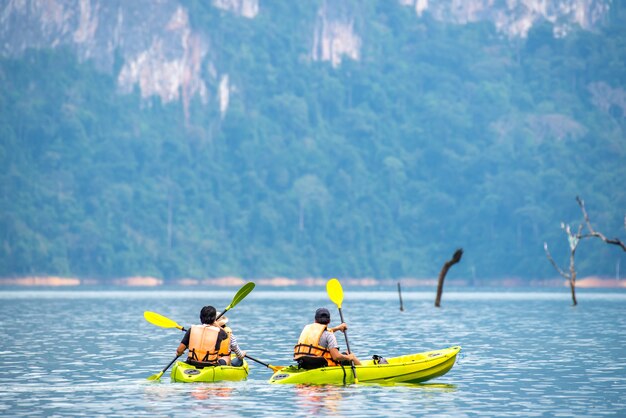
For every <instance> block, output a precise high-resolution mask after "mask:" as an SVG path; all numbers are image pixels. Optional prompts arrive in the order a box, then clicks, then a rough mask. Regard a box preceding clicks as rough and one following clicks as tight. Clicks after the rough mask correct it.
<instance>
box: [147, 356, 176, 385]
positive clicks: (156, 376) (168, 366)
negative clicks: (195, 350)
mask: <svg viewBox="0 0 626 418" xmlns="http://www.w3.org/2000/svg"><path fill="white" fill-rule="evenodd" d="M180 356H182V354H181V355H180ZM180 356H176V357H174V360H172V361H170V364H168V365H167V366H165V368H164V369H163V370H161V371H160V372H158V373H157V374H153V375H152V376H149V377H148V380H159V379H160V378H161V376H163V373H165V371H166V370H167V369H169V368H170V366H171V365H172V364H174V362H175V361H176V360H178V357H180Z"/></svg>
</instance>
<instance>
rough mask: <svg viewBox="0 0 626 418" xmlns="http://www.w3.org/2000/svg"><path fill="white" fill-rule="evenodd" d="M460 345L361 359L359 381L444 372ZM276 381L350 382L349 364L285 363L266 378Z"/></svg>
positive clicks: (420, 378)
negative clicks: (380, 360)
mask: <svg viewBox="0 0 626 418" xmlns="http://www.w3.org/2000/svg"><path fill="white" fill-rule="evenodd" d="M459 351H461V347H459V346H455V347H449V348H444V349H442V350H435V351H427V352H424V353H416V354H409V355H406V356H400V357H393V358H388V359H386V360H387V361H388V364H374V360H366V361H362V362H361V365H360V366H356V367H355V369H356V376H357V379H358V382H359V383H421V382H425V381H427V380H431V379H434V378H436V377H439V376H443V375H444V374H446V373H447V372H448V371H449V370H450V369H451V368H452V366H454V363H455V361H456V356H457V354H458V353H459ZM270 383H276V384H289V383H291V384H294V383H295V384H311V385H324V384H346V383H354V376H353V374H352V369H351V368H350V366H343V367H342V366H333V367H322V368H319V369H313V370H305V369H299V368H298V366H289V367H287V368H284V369H282V370H279V371H277V372H276V373H274V375H273V376H272V377H271V378H270Z"/></svg>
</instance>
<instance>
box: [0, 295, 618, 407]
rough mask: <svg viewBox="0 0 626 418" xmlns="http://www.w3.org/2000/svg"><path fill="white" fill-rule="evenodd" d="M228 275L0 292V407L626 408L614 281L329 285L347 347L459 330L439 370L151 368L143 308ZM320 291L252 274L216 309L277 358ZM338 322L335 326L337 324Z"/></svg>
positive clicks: (180, 313)
mask: <svg viewBox="0 0 626 418" xmlns="http://www.w3.org/2000/svg"><path fill="white" fill-rule="evenodd" d="M236 290H237V289H232V290H219V291H215V292H210V291H205V290H201V289H200V290H171V291H163V290H159V291H138V290H137V291H133V290H106V289H101V290H93V291H90V290H71V291H56V290H50V291H45V290H38V291H30V290H29V291H13V290H4V291H0V318H1V319H0V341H1V342H0V415H2V416H29V415H32V416H89V417H93V416H147V415H149V416H206V415H212V416H214V415H216V414H222V415H224V414H225V416H310V415H318V414H319V415H320V416H325V415H331V416H345V417H356V416H394V417H395V416H421V415H424V416H451V417H463V416H524V417H531V416H550V417H552V416H577V417H579V416H585V417H594V416H607V415H608V416H611V415H613V416H626V315H625V313H626V292H624V291H602V292H598V291H596V292H590V291H583V290H580V291H579V292H578V300H579V306H578V307H572V306H571V301H570V299H569V293H568V291H567V290H566V289H563V290H559V291H558V292H557V291H550V292H519V291H518V292H506V291H491V292H471V291H467V292H465V291H464V292H452V291H448V292H446V293H444V297H443V303H442V305H443V306H442V308H440V309H437V308H434V307H433V299H434V292H431V291H429V292H404V293H403V299H404V305H405V311H404V312H400V311H399V309H398V298H397V293H396V292H395V291H394V290H384V289H383V290H380V291H364V290H360V289H349V288H344V295H345V299H344V303H343V313H344V317H345V319H346V322H348V324H349V325H350V330H349V333H348V335H349V337H350V346H351V348H352V349H353V351H354V352H355V353H356V354H357V356H359V357H361V358H369V357H371V355H372V354H380V355H383V356H387V357H392V356H396V355H401V354H409V353H414V352H420V351H428V350H435V349H438V348H443V347H448V346H451V345H457V344H458V345H461V346H462V347H463V351H462V352H461V355H460V357H459V359H458V361H457V363H456V364H455V366H454V367H453V368H452V370H451V371H450V372H448V374H446V375H445V376H442V377H439V378H437V379H435V380H433V381H431V382H429V383H428V384H423V385H406V386H385V387H382V386H377V385H371V386H363V385H350V386H345V387H343V386H338V387H337V386H323V387H306V386H300V387H298V386H288V385H284V386H283V385H270V384H268V383H267V380H268V379H269V377H270V375H271V371H270V370H269V369H267V368H265V367H263V366H261V365H258V364H256V363H252V362H251V363H250V375H249V377H248V380H247V381H244V382H229V383H215V384H181V383H171V382H170V381H169V374H166V375H165V376H164V377H163V378H162V381H161V382H160V383H154V382H148V381H146V379H145V378H146V377H148V376H149V375H151V374H154V373H157V372H158V371H160V370H161V369H162V368H163V367H164V366H165V365H166V364H167V363H168V362H169V361H170V360H171V359H172V358H174V350H175V348H176V347H177V345H178V343H179V341H180V338H181V337H182V333H181V332H180V331H178V330H175V329H162V328H156V327H155V326H153V325H151V324H149V323H147V322H146V321H145V320H144V319H143V312H144V311H146V310H150V311H155V312H158V313H161V314H163V315H165V316H167V317H169V318H172V319H174V320H175V321H177V322H179V323H181V324H183V325H190V324H193V323H195V322H197V317H198V312H199V310H200V308H201V307H202V306H203V305H205V304H212V305H215V306H216V307H217V308H218V309H221V308H223V307H225V306H227V305H228V304H229V303H230V301H231V299H232V296H233V295H234V293H235V292H236ZM320 306H326V307H328V308H329V309H330V310H331V313H333V321H332V324H333V325H334V324H337V323H338V317H339V316H338V313H337V309H336V307H335V306H334V305H333V304H332V303H331V302H330V301H329V300H328V297H327V295H326V293H325V292H324V290H323V289H320V290H313V291H312V290H306V291H284V290H273V289H268V288H265V289H263V288H262V287H261V286H257V288H256V289H255V290H254V292H252V293H251V294H250V295H249V296H248V297H247V298H246V299H245V300H243V301H242V302H241V303H240V304H239V305H237V306H236V307H235V308H234V309H233V310H232V311H230V312H229V313H228V315H227V316H228V317H229V318H230V322H229V324H230V325H231V326H232V328H233V330H234V332H235V334H236V335H237V337H238V339H239V342H240V345H241V347H242V348H243V349H244V350H247V352H248V354H250V355H251V356H253V357H255V358H258V359H260V360H265V361H267V362H269V363H271V364H274V365H286V364H288V363H290V360H291V353H292V349H293V345H294V344H295V342H296V340H297V338H298V335H299V333H300V330H301V328H302V326H304V325H305V324H306V323H309V322H311V320H312V316H313V313H314V311H315V309H316V308H318V307H320ZM338 335H339V337H340V338H339V340H340V341H342V340H341V337H342V335H341V334H338Z"/></svg>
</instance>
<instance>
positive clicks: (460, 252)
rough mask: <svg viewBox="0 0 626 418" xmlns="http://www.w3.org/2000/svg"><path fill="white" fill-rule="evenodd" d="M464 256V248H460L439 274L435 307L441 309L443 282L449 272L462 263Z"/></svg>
mask: <svg viewBox="0 0 626 418" xmlns="http://www.w3.org/2000/svg"><path fill="white" fill-rule="evenodd" d="M462 256H463V248H459V249H458V250H456V251H455V252H454V255H453V256H452V258H451V259H450V260H448V261H446V263H445V264H444V265H443V267H442V269H441V272H440V273H439V281H438V283H437V298H436V299H435V307H437V308H439V306H440V305H441V293H442V292H443V281H444V279H445V278H446V274H448V270H449V269H450V267H452V266H453V265H455V264H456V263H458V262H459V261H461V257H462Z"/></svg>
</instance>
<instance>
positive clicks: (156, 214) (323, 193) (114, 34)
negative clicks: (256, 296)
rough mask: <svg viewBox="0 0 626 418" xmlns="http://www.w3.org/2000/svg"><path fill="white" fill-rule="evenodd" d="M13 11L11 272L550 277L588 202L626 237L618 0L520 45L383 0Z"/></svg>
mask: <svg viewBox="0 0 626 418" xmlns="http://www.w3.org/2000/svg"><path fill="white" fill-rule="evenodd" d="M0 4H2V8H1V12H0V19H2V23H3V25H2V26H1V28H0V34H1V35H0V38H1V39H2V43H1V45H2V48H4V49H2V50H3V51H4V52H3V56H2V57H0V80H1V82H0V139H1V140H2V141H1V142H0V165H1V166H2V167H3V170H2V171H0V184H1V185H2V193H0V204H1V205H2V207H3V211H0V244H1V245H0V272H3V275H5V276H6V275H9V276H15V275H25V276H39V275H55V276H66V277H67V276H73V277H81V278H84V277H87V278H92V277H102V278H112V277H120V276H126V277H129V276H131V277H132V276H145V275H149V276H154V277H160V278H163V279H165V280H173V279H178V278H192V279H193V278H203V277H216V276H231V275H238V276H241V275H245V276H248V277H276V276H278V277H324V276H334V275H343V276H344V277H376V278H378V279H382V278H387V277H392V278H394V277H433V276H436V274H437V273H438V269H439V268H440V266H441V262H442V261H443V260H444V259H446V258H447V257H449V256H450V254H451V253H452V251H453V250H454V249H455V248H457V247H463V248H464V249H465V255H464V259H463V262H462V263H460V264H459V265H458V266H456V267H455V269H454V271H452V272H451V279H452V278H454V276H455V275H456V276H457V278H463V279H465V280H467V281H468V283H474V282H478V281H479V280H481V279H491V278H493V279H498V278H502V277H512V276H513V277H521V278H523V279H524V280H530V279H533V278H551V277H554V276H555V275H556V272H555V271H554V270H553V269H552V267H551V266H550V264H549V263H548V262H547V260H546V258H545V254H544V253H543V246H542V245H543V242H548V244H549V245H550V248H551V249H552V253H553V255H555V257H562V258H561V259H559V261H562V260H564V259H565V258H566V255H567V241H566V239H565V237H564V234H563V233H562V231H561V230H560V229H559V225H560V223H561V222H562V221H565V222H577V221H578V220H580V215H581V214H580V211H579V210H578V208H577V206H576V203H575V201H574V197H575V196H576V195H581V196H582V197H583V198H584V199H586V201H587V202H588V209H589V211H590V215H591V217H592V221H593V222H594V225H595V226H596V227H597V229H598V230H602V231H603V232H604V233H605V234H607V235H613V234H616V235H620V234H621V231H623V225H622V223H623V208H624V207H626V194H625V193H626V190H625V189H624V188H623V187H622V185H621V184H622V183H623V178H624V177H625V176H626V173H625V171H624V170H625V169H626V167H625V164H624V161H625V160H626V144H625V143H624V140H623V138H624V137H626V136H625V134H624V132H626V116H625V115H626V113H625V112H624V107H625V103H624V100H625V91H626V90H625V89H626V78H625V77H626V76H625V74H626V70H625V69H624V66H625V64H624V63H626V51H625V48H624V47H623V45H624V44H625V43H624V39H626V29H625V28H626V25H624V21H625V20H626V13H625V12H626V10H624V9H623V8H622V9H620V7H619V4H617V3H615V7H614V8H610V9H609V14H608V16H607V18H606V20H607V21H606V23H602V25H600V26H598V27H596V28H594V29H593V31H587V30H582V29H580V28H576V25H573V26H572V29H571V32H570V33H568V35H567V36H556V37H555V28H556V24H553V23H550V21H548V20H538V21H536V23H534V24H533V27H532V28H531V30H529V31H528V32H527V34H526V37H525V38H513V39H512V38H509V37H508V36H507V35H506V34H505V33H503V32H500V31H499V30H498V28H497V27H496V26H495V25H494V24H493V23H492V22H491V21H490V20H488V19H487V20H485V21H482V22H481V21H477V22H471V23H469V24H455V23H448V22H447V21H445V20H443V19H440V18H439V17H437V16H436V15H435V14H433V13H431V12H429V11H423V13H422V14H421V16H418V15H417V14H416V11H415V10H414V9H413V8H412V7H409V6H411V4H412V5H413V6H415V5H416V3H411V4H408V3H407V2H403V3H401V2H396V1H394V2H388V1H386V0H382V1H372V2H356V1H345V2H331V1H322V0H320V1H318V2H284V1H282V0H275V1H274V0H266V1H259V2H258V3H257V2H244V1H215V2H212V3H209V2H205V1H202V0H179V1H178V2H174V1H166V0H163V1H159V2H151V3H149V6H150V7H148V6H147V5H148V3H147V2H145V3H143V2H133V3H129V4H128V5H127V4H126V3H124V4H122V3H115V2H96V1H92V2H87V1H84V2H80V3H79V2H73V3H72V2H61V1H56V2H55V1H49V2H35V1H31V2H28V1H21V2H17V1H11V2H4V3H0ZM421 4H425V3H421ZM429 4H430V5H431V6H432V5H435V3H434V2H429ZM475 4H476V5H478V6H480V5H484V4H485V3H484V2H477V3H475ZM509 4H514V3H513V2H506V3H505V2H497V3H494V5H496V6H499V7H501V6H503V5H509ZM524 4H526V3H524ZM589 4H591V3H589ZM64 5H65V6H67V8H64V7H62V6H64ZM71 5H73V8H72V7H70V6H71ZM53 6H55V7H53ZM142 7H143V8H144V9H145V10H148V9H150V13H149V15H150V17H149V18H143V19H142V16H143V15H144V14H145V13H146V12H145V10H141V9H142ZM255 7H256V8H255ZM432 7H434V6H432ZM494 7H495V6H494ZM506 7H508V6H506ZM20 13H26V14H30V16H31V17H32V16H35V15H37V16H39V17H41V15H42V14H43V15H45V16H46V20H45V21H43V22H44V23H41V22H42V21H41V19H39V18H28V17H24V16H23V17H20V16H22V15H20ZM37 13H38V14H37ZM103 16H107V18H106V19H105V18H104V17H103ZM29 19H30V20H29ZM38 19H39V20H38ZM105 20H106V22H105ZM33 22H35V23H33ZM37 22H39V23H37ZM124 22H126V23H124ZM129 22H130V23H129ZM131 23H132V24H131ZM127 24H128V27H126V25H127ZM29 25H30V26H32V25H35V26H36V25H39V28H38V29H36V30H32V31H30V32H32V33H30V32H29V29H28V28H29ZM63 25H65V26H63ZM42 33H43V34H44V35H41V34H42ZM42 37H43V38H45V39H46V40H47V41H46V42H45V43H40V44H37V42H39V41H37V42H35V41H34V39H42ZM7 39H9V42H8V43H7V41H6V40H7ZM29 42H30V45H31V46H32V48H28V47H27V45H29ZM11 45H12V46H13V49H10V48H9V47H10V46H11ZM39 45H40V46H41V47H40V46H39ZM46 45H49V47H46ZM7 48H8V49H7ZM81 48H83V49H81ZM94 48H95V49H94ZM98 48H101V50H102V51H103V54H102V57H100V58H102V61H98V57H97V56H94V55H93V54H92V53H96V55H98ZM107 48H108V49H107ZM80 51H82V52H80ZM88 51H91V52H88ZM81 54H82V55H81ZM90 54H91V55H90ZM105 58H106V59H105ZM120 92H123V94H120ZM578 260H579V263H580V264H579V267H580V274H581V277H582V276H583V275H584V276H587V275H610V276H612V275H616V274H617V275H619V265H620V261H621V264H622V265H626V259H624V256H623V255H621V254H616V252H615V249H614V248H610V247H609V246H607V245H605V244H602V243H596V242H594V243H590V244H587V242H585V246H584V247H581V251H580V252H579V253H578ZM616 271H617V273H616Z"/></svg>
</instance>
